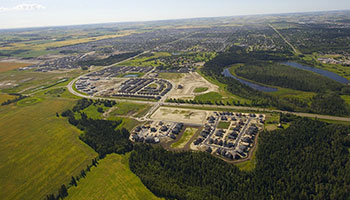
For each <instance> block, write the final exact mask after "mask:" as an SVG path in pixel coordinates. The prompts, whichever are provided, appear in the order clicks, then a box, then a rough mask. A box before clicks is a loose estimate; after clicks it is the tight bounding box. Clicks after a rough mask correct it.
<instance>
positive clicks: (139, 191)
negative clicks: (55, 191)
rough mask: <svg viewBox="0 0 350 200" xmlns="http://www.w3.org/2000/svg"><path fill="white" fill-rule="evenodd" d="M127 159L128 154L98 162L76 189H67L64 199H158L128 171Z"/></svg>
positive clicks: (108, 157)
mask: <svg viewBox="0 0 350 200" xmlns="http://www.w3.org/2000/svg"><path fill="white" fill-rule="evenodd" d="M128 158H129V154H127V155H117V154H111V155H108V156H107V157H106V158H104V159H102V160H100V161H99V163H100V164H99V165H97V168H96V167H93V168H92V169H91V171H90V172H89V173H88V174H87V177H86V178H83V179H81V180H80V181H79V182H78V186H77V187H71V188H70V189H69V191H68V197H67V198H66V199H67V200H74V199H79V200H80V199H84V200H88V199H125V200H127V199H144V200H146V199H147V200H148V199H159V198H157V197H156V196H155V195H154V194H152V193H151V192H150V191H149V190H148V189H147V188H146V187H145V186H144V185H143V184H142V182H141V180H140V179H139V178H138V177H137V176H136V175H135V174H133V173H132V172H131V171H130V169H129V160H128Z"/></svg>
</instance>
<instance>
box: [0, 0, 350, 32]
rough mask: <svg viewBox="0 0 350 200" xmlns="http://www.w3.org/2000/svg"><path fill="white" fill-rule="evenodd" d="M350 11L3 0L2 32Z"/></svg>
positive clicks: (348, 3) (337, 3)
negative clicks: (91, 25)
mask: <svg viewBox="0 0 350 200" xmlns="http://www.w3.org/2000/svg"><path fill="white" fill-rule="evenodd" d="M349 9H350V0H147V1H146V0H0V28H15V27H33V26H55V25H70V24H90V23H103V22H124V21H147V20H162V19H179V18H195V17H217V16H235V15H250V14H270V13H289V12H305V11H325V10H349Z"/></svg>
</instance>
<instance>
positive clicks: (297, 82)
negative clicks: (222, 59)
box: [235, 63, 343, 92]
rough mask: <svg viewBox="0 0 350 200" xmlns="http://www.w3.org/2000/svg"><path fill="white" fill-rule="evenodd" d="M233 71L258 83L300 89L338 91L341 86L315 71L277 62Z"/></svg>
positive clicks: (247, 66)
mask: <svg viewBox="0 0 350 200" xmlns="http://www.w3.org/2000/svg"><path fill="white" fill-rule="evenodd" d="M235 73H236V74H237V75H238V76H241V77H243V78H246V79H249V80H253V81H256V82H259V83H264V84H268V85H274V86H279V87H283V88H290V89H295V90H301V91H310V92H323V91H327V90H331V91H340V90H341V88H342V87H343V85H342V84H341V83H338V82H336V81H334V80H332V79H329V78H326V77H324V76H321V75H318V74H316V73H313V72H309V71H305V70H301V69H296V68H293V67H289V66H286V65H283V64H277V63H275V64H269V63H261V64H255V65H244V66H241V67H238V68H237V69H235Z"/></svg>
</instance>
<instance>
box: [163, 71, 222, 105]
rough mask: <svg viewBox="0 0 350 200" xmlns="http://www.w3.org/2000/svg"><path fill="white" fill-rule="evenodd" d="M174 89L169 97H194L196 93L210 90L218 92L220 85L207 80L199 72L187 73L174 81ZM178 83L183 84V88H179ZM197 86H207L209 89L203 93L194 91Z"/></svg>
mask: <svg viewBox="0 0 350 200" xmlns="http://www.w3.org/2000/svg"><path fill="white" fill-rule="evenodd" d="M173 83H174V84H175V85H174V89H173V90H172V91H171V92H170V93H169V95H168V97H169V98H182V99H185V98H191V99H192V98H194V97H195V95H198V94H205V93H208V92H217V91H218V90H219V87H218V86H217V85H214V84H211V83H210V82H208V81H207V80H205V79H204V78H203V77H202V76H201V75H199V74H198V73H197V72H191V73H187V74H186V75H185V76H184V77H183V78H181V79H178V80H175V81H173ZM178 85H182V86H183V88H182V89H178ZM197 87H207V88H208V90H207V91H205V92H202V93H194V92H193V91H194V89H196V88H197Z"/></svg>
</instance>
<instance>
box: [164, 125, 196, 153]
mask: <svg viewBox="0 0 350 200" xmlns="http://www.w3.org/2000/svg"><path fill="white" fill-rule="evenodd" d="M197 131H198V128H186V130H185V132H184V133H183V135H182V136H181V138H180V140H179V141H177V142H175V143H173V144H171V147H172V148H183V147H184V146H185V145H186V143H187V142H188V141H189V140H190V139H191V137H192V136H193V135H194V134H195V133H196V132H197Z"/></svg>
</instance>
